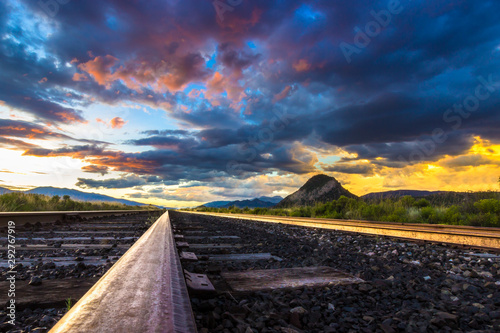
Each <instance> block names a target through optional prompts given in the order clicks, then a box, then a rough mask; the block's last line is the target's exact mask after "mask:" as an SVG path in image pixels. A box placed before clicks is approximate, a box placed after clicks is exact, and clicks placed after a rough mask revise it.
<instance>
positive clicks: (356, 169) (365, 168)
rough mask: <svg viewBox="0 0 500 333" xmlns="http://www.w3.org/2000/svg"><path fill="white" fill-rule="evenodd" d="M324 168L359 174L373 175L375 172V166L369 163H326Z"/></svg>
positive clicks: (328, 170) (329, 170)
mask: <svg viewBox="0 0 500 333" xmlns="http://www.w3.org/2000/svg"><path fill="white" fill-rule="evenodd" d="M322 169H323V170H325V171H327V172H340V173H348V174H359V175H367V176H371V175H373V173H374V170H373V166H371V165H367V164H345V163H337V164H334V165H324V166H322Z"/></svg>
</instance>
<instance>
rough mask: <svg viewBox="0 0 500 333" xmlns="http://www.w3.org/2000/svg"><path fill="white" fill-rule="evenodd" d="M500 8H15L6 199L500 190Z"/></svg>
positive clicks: (122, 1) (439, 4)
mask: <svg viewBox="0 0 500 333" xmlns="http://www.w3.org/2000/svg"><path fill="white" fill-rule="evenodd" d="M499 12H500V2H498V1H495V0H484V1H468V0H456V1H442V0H433V1H430V0H429V1H415V0H414V1H409V0H406V1H403V0H401V1H397V0H390V1H368V0H363V1H362V0H351V1H332V0H315V1H312V0H311V1H307V0H305V1H304V0H302V1H294V0H286V1H285V0H281V1H269V0H265V1H264V0H262V1H261V0H252V1H250V0H215V1H213V0H162V1H155V0H151V1H138V0H135V1H133V0H107V1H105V0H103V1H78V0H69V1H68V0H41V1H21V0H6V1H2V2H0V40H1V41H0V156H1V158H0V187H7V188H14V189H28V188H32V187H36V186H55V187H67V188H73V189H78V190H82V191H87V192H95V193H102V194H107V195H111V196H115V197H121V198H126V199H131V200H136V201H139V202H143V203H152V204H158V205H164V206H169V207H189V206H195V205H199V204H201V203H205V202H208V201H214V200H235V199H240V200H241V199H247V198H253V197H258V196H261V195H272V196H274V195H281V196H286V195H287V194H290V193H292V192H294V191H295V190H297V188H299V187H300V186H301V185H302V184H303V183H304V182H305V181H306V180H307V179H308V178H310V177H311V176H313V175H315V174H318V173H324V174H327V175H330V176H333V177H335V178H337V179H338V180H339V181H340V182H341V183H342V185H343V186H344V187H346V188H347V189H348V190H350V191H351V192H353V193H354V194H357V195H363V194H366V193H370V192H378V191H388V190H397V189H420V190H452V191H479V190H497V189H498V186H499V184H498V178H499V176H500V131H499V130H498V129H499V128H500V112H499V105H500V104H499V102H500V72H499V69H500V20H498V13H499Z"/></svg>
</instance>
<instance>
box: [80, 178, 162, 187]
mask: <svg viewBox="0 0 500 333" xmlns="http://www.w3.org/2000/svg"><path fill="white" fill-rule="evenodd" d="M158 181H159V179H158V178H156V177H139V176H135V175H128V176H125V177H121V178H110V179H103V180H96V179H91V178H78V182H77V183H76V184H75V185H76V186H78V187H82V188H129V187H134V186H140V185H145V184H148V183H158Z"/></svg>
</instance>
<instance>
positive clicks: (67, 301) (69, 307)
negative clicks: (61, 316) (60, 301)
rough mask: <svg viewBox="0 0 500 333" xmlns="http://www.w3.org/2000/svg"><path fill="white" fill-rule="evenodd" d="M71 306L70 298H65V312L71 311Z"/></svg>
mask: <svg viewBox="0 0 500 333" xmlns="http://www.w3.org/2000/svg"><path fill="white" fill-rule="evenodd" d="M72 306H73V302H72V300H71V298H67V299H66V311H69V310H71V307H72Z"/></svg>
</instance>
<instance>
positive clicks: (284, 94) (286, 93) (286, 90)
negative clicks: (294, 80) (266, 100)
mask: <svg viewBox="0 0 500 333" xmlns="http://www.w3.org/2000/svg"><path fill="white" fill-rule="evenodd" d="M291 90H292V87H291V86H286V87H285V88H284V89H283V90H282V91H281V92H280V93H278V94H276V95H274V98H273V102H274V103H276V102H278V101H281V100H282V99H284V98H286V97H288V96H289V95H290V91H291Z"/></svg>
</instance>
